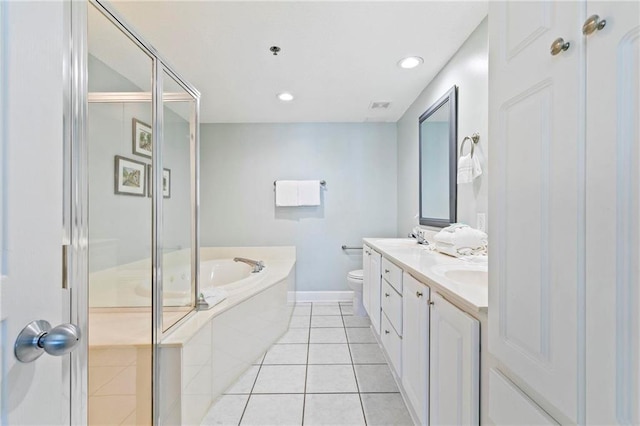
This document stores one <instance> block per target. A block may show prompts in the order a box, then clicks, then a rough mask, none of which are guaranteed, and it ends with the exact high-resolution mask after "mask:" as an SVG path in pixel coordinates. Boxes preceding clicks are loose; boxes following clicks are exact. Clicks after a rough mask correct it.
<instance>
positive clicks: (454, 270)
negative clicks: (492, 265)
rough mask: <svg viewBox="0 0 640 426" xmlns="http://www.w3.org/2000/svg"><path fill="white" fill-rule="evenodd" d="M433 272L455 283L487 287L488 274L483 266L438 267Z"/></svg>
mask: <svg viewBox="0 0 640 426" xmlns="http://www.w3.org/2000/svg"><path fill="white" fill-rule="evenodd" d="M433 272H435V273H436V274H438V275H441V276H443V277H445V278H447V279H449V280H451V281H453V282H455V283H458V284H463V285H472V286H485V287H486V286H487V283H488V278H489V273H488V271H487V267H486V266H484V265H440V266H437V267H434V268H433Z"/></svg>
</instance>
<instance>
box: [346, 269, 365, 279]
mask: <svg viewBox="0 0 640 426" xmlns="http://www.w3.org/2000/svg"><path fill="white" fill-rule="evenodd" d="M347 278H350V279H352V280H362V279H363V275H362V269H356V270H355V271H350V272H349V273H348V274H347Z"/></svg>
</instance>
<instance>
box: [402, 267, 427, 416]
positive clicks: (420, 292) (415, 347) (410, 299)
mask: <svg viewBox="0 0 640 426" xmlns="http://www.w3.org/2000/svg"><path fill="white" fill-rule="evenodd" d="M402 285H403V287H402V316H403V318H402V322H403V336H402V387H403V388H404V391H405V393H406V395H407V398H408V399H409V402H410V403H411V406H412V407H413V410H414V412H415V413H416V415H417V416H418V420H419V421H420V424H423V425H424V424H427V423H428V417H427V415H428V413H429V411H428V410H429V287H427V286H426V285H424V284H422V283H420V282H418V281H417V280H416V279H415V278H413V277H412V276H411V275H409V274H407V273H406V272H405V273H404V274H403V278H402Z"/></svg>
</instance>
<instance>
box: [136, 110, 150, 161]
mask: <svg viewBox="0 0 640 426" xmlns="http://www.w3.org/2000/svg"><path fill="white" fill-rule="evenodd" d="M132 128H133V153H134V154H136V155H142V156H143V157H148V158H151V155H152V154H153V139H152V137H151V126H149V125H148V124H146V123H143V122H142V121H140V120H138V119H137V118H134V119H133V123H132Z"/></svg>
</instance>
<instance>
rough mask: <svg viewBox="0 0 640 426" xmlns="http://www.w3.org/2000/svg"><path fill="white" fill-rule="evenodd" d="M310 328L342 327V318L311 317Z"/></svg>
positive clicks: (336, 316)
mask: <svg viewBox="0 0 640 426" xmlns="http://www.w3.org/2000/svg"><path fill="white" fill-rule="evenodd" d="M311 327H314V328H315V327H344V324H342V317H341V316H339V315H330V316H315V315H314V316H313V317H311Z"/></svg>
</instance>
